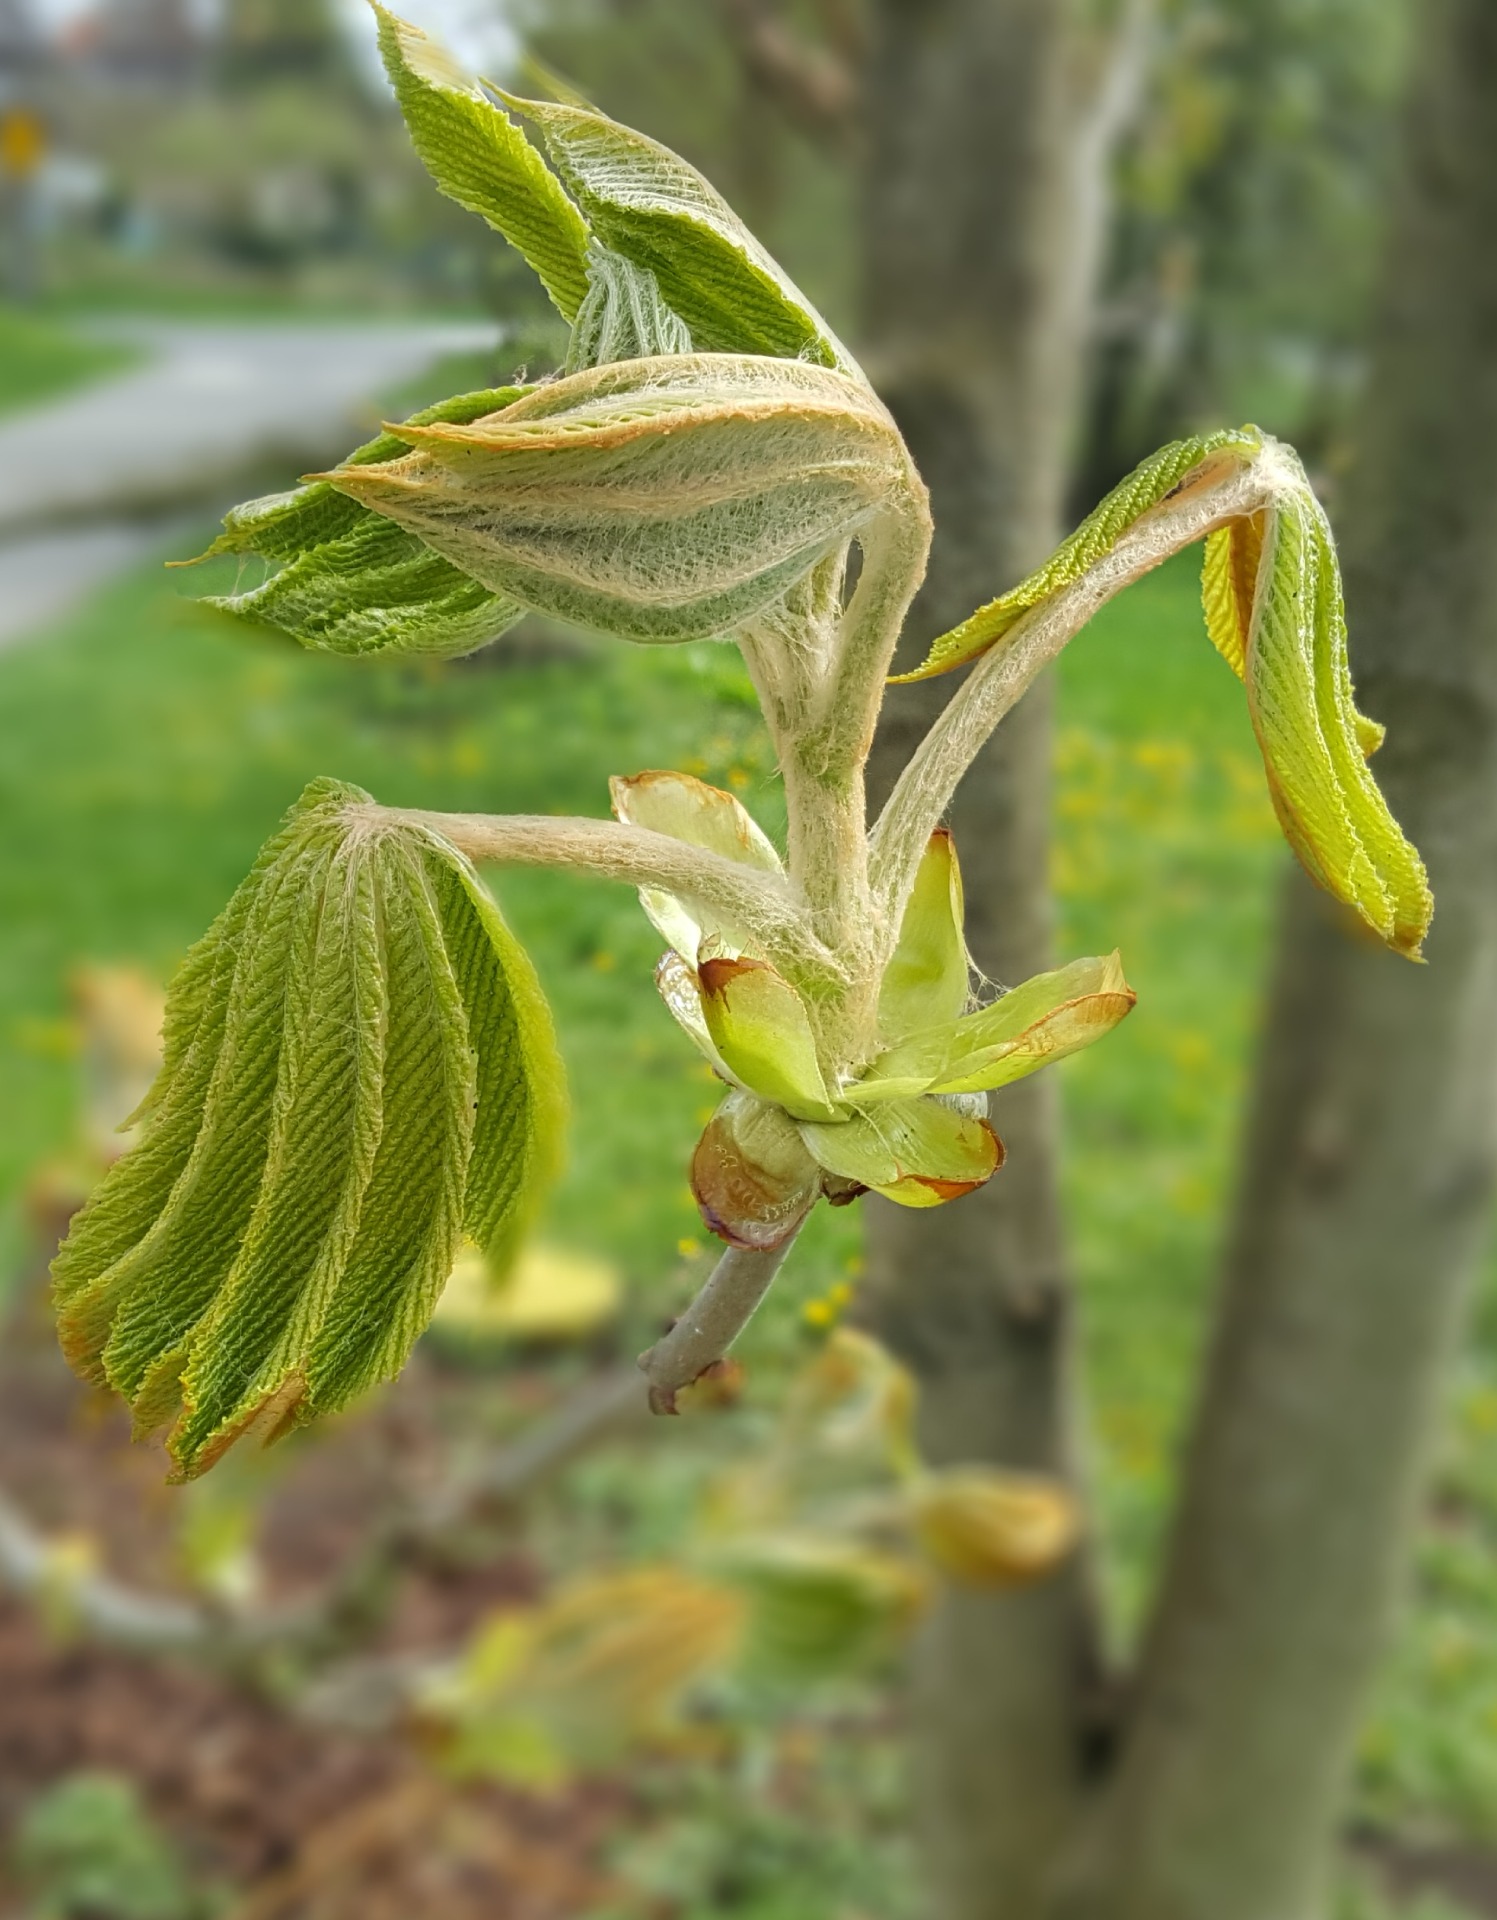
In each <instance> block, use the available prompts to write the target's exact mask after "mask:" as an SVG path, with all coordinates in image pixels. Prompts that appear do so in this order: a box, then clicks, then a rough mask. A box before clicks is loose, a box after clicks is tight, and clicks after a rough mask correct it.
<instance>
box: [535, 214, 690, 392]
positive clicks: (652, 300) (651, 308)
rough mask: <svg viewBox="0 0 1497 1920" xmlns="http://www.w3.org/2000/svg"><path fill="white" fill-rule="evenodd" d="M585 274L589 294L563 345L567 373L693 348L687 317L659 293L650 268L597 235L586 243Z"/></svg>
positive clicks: (688, 351) (687, 351)
mask: <svg viewBox="0 0 1497 1920" xmlns="http://www.w3.org/2000/svg"><path fill="white" fill-rule="evenodd" d="M587 278H588V288H587V298H586V299H585V300H584V301H583V303H582V306H581V308H580V309H579V310H578V314H577V319H576V322H575V324H574V325H573V327H572V340H571V345H570V346H569V347H568V349H567V365H566V370H567V372H568V373H580V372H581V371H582V370H583V369H584V368H585V367H605V366H610V365H611V364H612V363H613V362H614V361H615V360H650V359H653V358H654V357H655V356H656V355H657V354H665V353H690V352H691V333H690V331H689V330H688V328H687V325H686V322H685V321H684V320H683V319H682V318H681V316H680V315H679V314H676V313H672V312H671V310H670V308H669V307H668V306H667V305H666V304H665V302H664V300H662V299H661V297H660V288H659V286H658V285H657V283H656V280H655V276H654V274H653V273H650V272H648V271H647V270H646V269H645V268H644V267H636V266H635V265H634V263H633V261H632V260H626V259H625V258H624V256H623V255H622V254H621V253H615V252H614V251H613V250H612V248H610V247H604V246H600V245H599V244H598V242H597V241H596V240H595V241H594V242H593V243H592V245H591V246H590V247H589V248H588V254H587Z"/></svg>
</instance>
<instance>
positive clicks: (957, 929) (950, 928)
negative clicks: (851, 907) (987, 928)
mask: <svg viewBox="0 0 1497 1920" xmlns="http://www.w3.org/2000/svg"><path fill="white" fill-rule="evenodd" d="M965 924H966V909H965V905H964V902H963V899H962V873H961V868H960V867H959V866H958V865H957V858H956V843H955V841H954V840H953V839H952V837H951V834H950V832H949V831H948V829H947V828H945V827H938V828H937V829H936V831H935V832H934V833H933V834H932V835H931V837H930V843H929V845H928V846H927V847H926V849H925V852H924V854H923V855H922V856H921V860H920V866H919V868H918V870H917V872H916V874H915V885H914V888H913V890H912V892H911V894H910V897H909V901H908V902H907V904H906V906H905V910H904V919H903V920H902V921H901V922H900V927H899V941H898V944H897V945H896V946H895V949H894V955H893V958H892V959H891V960H890V962H889V964H888V966H887V967H886V968H885V970H884V977H883V980H882V981H881V982H880V984H879V990H878V1025H879V1032H880V1033H881V1034H882V1036H883V1037H884V1039H885V1040H891V1041H892V1040H902V1039H903V1038H904V1037H905V1035H906V1034H908V1033H913V1032H914V1031H915V1030H916V1029H917V1028H919V1027H932V1026H935V1025H936V1024H937V1023H938V1022H940V1021H943V1020H954V1019H955V1018H956V1017H957V1015H958V1014H959V1013H960V1012H961V1011H962V1009H963V1008H964V1007H965V1006H966V1004H967V991H968V982H969V978H970V972H971V962H970V961H969V959H968V957H967V942H966V937H965V936H964V934H963V932H962V928H963V926H964V925H965Z"/></svg>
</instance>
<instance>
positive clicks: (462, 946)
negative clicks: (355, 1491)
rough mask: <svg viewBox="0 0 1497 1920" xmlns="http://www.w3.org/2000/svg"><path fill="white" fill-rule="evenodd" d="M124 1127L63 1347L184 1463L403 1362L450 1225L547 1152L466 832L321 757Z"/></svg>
mask: <svg viewBox="0 0 1497 1920" xmlns="http://www.w3.org/2000/svg"><path fill="white" fill-rule="evenodd" d="M165 1039H166V1045H165V1059H164V1064H163V1067H162V1072H161V1076H160V1078H159V1080H158V1082H157V1085H156V1087H155V1088H154V1089H153V1092H152V1094H151V1096H150V1098H149V1099H148V1101H147V1103H146V1106H145V1109H144V1117H145V1125H144V1127H143V1130H142V1136H141V1139H140V1141H139V1144H138V1145H137V1146H135V1147H134V1148H133V1149H132V1150H131V1151H130V1152H129V1153H128V1154H126V1155H125V1157H124V1158H123V1159H122V1160H120V1161H119V1162H118V1163H117V1164H116V1165H115V1166H114V1167H113V1168H112V1169H111V1171H110V1172H109V1173H108V1174H107V1175H106V1176H105V1179H104V1181H103V1182H102V1184H101V1185H100V1187H99V1189H98V1191H97V1193H96V1194H95V1196H94V1197H93V1199H92V1200H91V1201H90V1202H89V1204H88V1205H87V1206H86V1207H85V1208H84V1209H83V1211H82V1212H81V1213H80V1214H79V1215H78V1217H77V1218H76V1219H75V1221H74V1223H73V1226H72V1229H71V1231H70V1233H69V1235H68V1238H67V1240H66V1242H65V1243H64V1245H63V1247H62V1249H61V1251H60V1252H59V1254H58V1256H57V1260H56V1262H55V1265H54V1268H53V1273H54V1280H55V1290H56V1298H57V1305H58V1318H59V1325H60V1331H61V1336H62V1342H63V1347H64V1350H65V1351H66V1353H67V1355H68V1357H69V1359H70V1360H71V1361H72V1363H73V1365H74V1366H75V1367H77V1368H78V1370H79V1371H80V1372H81V1373H83V1374H84V1375H85V1377H87V1378H89V1379H92V1380H95V1381H98V1382H100V1383H103V1382H107V1383H109V1384H110V1385H112V1386H114V1387H115V1388H116V1389H117V1390H118V1391H119V1392H120V1393H122V1394H123V1395H124V1397H125V1398H126V1399H127V1400H128V1401H129V1402H130V1403H131V1405H132V1407H133V1409H134V1412H135V1416H136V1422H137V1426H138V1427H139V1428H140V1429H141V1430H150V1429H152V1428H154V1427H156V1426H158V1425H160V1424H161V1423H163V1422H164V1421H166V1420H167V1419H170V1418H171V1417H172V1415H173V1414H174V1413H175V1414H176V1415H177V1418H176V1422H175V1426H174V1428H173V1431H172V1435H171V1441H170V1445H171V1449H172V1453H173V1456H174V1458H175V1460H176V1463H177V1469H178V1473H179V1476H180V1477H184V1478H185V1477H190V1476H192V1475H193V1474H196V1473H199V1472H201V1471H202V1470H203V1469H204V1468H205V1467H208V1466H210V1465H211V1464H212V1463H213V1461H214V1460H215V1459H217V1458H218V1457H219V1455H220V1454H221V1453H222V1452H223V1451H224V1449H225V1448H226V1447H228V1446H229V1445H230V1444H231V1443H232V1441H233V1440H234V1439H236V1438H237V1437H238V1436H239V1435H240V1434H241V1433H243V1432H244V1431H246V1430H247V1429H248V1428H250V1427H254V1428H256V1429H257V1430H258V1431H259V1432H260V1433H261V1434H262V1435H263V1436H264V1437H266V1438H271V1437H274V1435H275V1434H276V1433H277V1432H279V1431H282V1430H284V1429H285V1428H286V1427H287V1426H289V1425H291V1424H293V1423H296V1422H301V1421H305V1420H307V1419H310V1418H311V1417H313V1416H314V1415H315V1414H317V1413H322V1412H327V1411H330V1410H332V1409H334V1408H337V1407H340V1406H343V1405H345V1404H346V1403H347V1402H348V1401H349V1400H351V1399H353V1398H354V1397H355V1396H356V1395H357V1394H359V1393H360V1392H362V1391H363V1390H364V1389H365V1388H366V1387H368V1386H370V1385H371V1384H373V1382H375V1381H376V1380H379V1379H382V1378H386V1377H388V1376H389V1375H391V1374H393V1373H394V1372H396V1371H397V1370H398V1369H399V1367H400V1366H401V1364H402V1363H403V1362H404V1360H405V1358H406V1355H407V1354H408V1353H409V1351H410V1348H411V1345H412V1343H413V1342H414V1341H415V1339H416V1337H417V1335H418V1334H419V1333H420V1332H421V1330H422V1328H423V1327H424V1326H425V1325H426V1322H427V1320H428V1319H429V1318H430V1315H431V1312H432V1309H433V1307H434V1306H435V1304H436V1300H437V1297H438V1295H439V1294H440V1292H441V1289H442V1287H443V1285H444V1284H445V1282H446V1280H447V1277H448V1275H449V1273H450V1272H451V1270H452V1266H453V1262H454V1259H455V1257H456V1255H457V1252H458V1249H459V1246H460V1244H461V1242H462V1239H463V1236H464V1235H465V1234H467V1235H468V1236H470V1237H472V1238H474V1239H476V1240H479V1241H481V1242H483V1243H484V1244H486V1245H488V1246H490V1247H498V1248H499V1249H501V1250H502V1249H503V1248H504V1247H505V1246H506V1245H507V1243H508V1242H509V1241H510V1240H511V1239H512V1238H513V1236H514V1234H515V1233H516V1231H517V1230H518V1228H519V1226H520V1224H521V1222H522V1221H523V1219H524V1217H525V1215H526V1213H527V1210H528V1208H529V1206H530V1205H531V1204H532V1203H533V1200H534V1197H535V1194H536V1190H537V1187H538V1185H540V1184H542V1183H543V1182H544V1181H545V1179H546V1178H547V1176H548V1175H549V1173H550V1172H551V1171H552V1167H553V1162H554V1158H555V1151H556V1140H557V1135H558V1132H559V1126H560V1112H561V1103H562V1097H563V1096H562V1069H561V1065H560V1061H559V1058H558V1056H557V1053H556V1047H555V1041H554V1038H553V1036H552V1032H551V1026H550V1020H549V1016H548V1014H547V1011H546V1007H545V1003H544V1001H543V999H542V998H541V994H540V990H539V987H538V986H537V984H536V981H535V978H534V974H533V972H532V970H531V968H530V965H529V963H528V961H527V960H526V958H525V956H524V954H523V952H522V951H521V950H520V949H519V947H518V946H517V945H516V944H515V942H514V940H513V938H512V936H511V935H510V934H509V932H508V930H507V929H506V928H505V926H504V924H503V921H502V920H501V919H500V917H499V914H498V910H497V908H495V906H494V905H493V903H492V901H491V900H490V899H489V898H488V896H487V895H486V894H485V892H484V891H483V888H482V887H481V885H480V884H479V881H478V879H477V876H476V875H475V874H474V872H473V870H472V869H471V867H469V865H468V864H467V862H466V861H465V860H464V859H463V858H462V856H461V855H459V854H458V853H456V852H455V851H454V850H453V849H452V848H451V847H449V846H447V845H446V844H445V843H444V842H442V841H441V840H439V839H437V838H436V837H435V836H434V835H432V834H430V833H428V832H425V831H423V830H421V829H418V828H413V827H407V826H403V825H400V824H399V823H393V822H389V821H383V820H381V818H380V816H379V815H378V814H377V813H376V812H374V811H373V810H372V808H371V806H370V802H369V797H368V795H367V794H364V793H362V792H361V791H360V790H359V789H358V788H356V787H348V786H344V785H342V784H340V783H338V782H336V781H327V780H323V781H314V782H313V784H312V785H311V786H310V787H309V788H308V789H307V791H306V792H305V793H304V794H303V796H302V798H301V800H300V801H298V803H297V805H296V806H295V807H294V808H293V809H292V810H291V812H290V813H289V814H288V815H287V818H286V820H285V822H284V823H283V825H282V826H281V828H280V830H279V832H278V833H277V834H276V835H275V836H274V837H273V838H272V839H271V840H270V841H269V842H268V843H267V845H266V847H265V848H264V849H263V850H262V852H261V854H260V856H259V858H258V860H257V861H256V863H255V866H254V868H253V870H252V871H251V873H250V875H249V877H248V878H247V879H246V880H245V882H244V883H243V885H242V886H241V887H240V888H239V890H238V891H237V892H236V894H235V895H234V897H233V899H232V900H231V901H230V903H229V905H228V907H227V908H226V909H225V910H224V912H223V914H222V915H221V916H220V918H219V919H218V921H217V922H216V923H215V924H214V926H213V927H212V928H211V929H210V931H209V932H208V934H207V935H206V936H205V937H204V939H203V940H201V941H200V942H199V943H198V945H197V946H196V947H195V948H193V950H192V951H191V953H189V955H188V956H187V959H186V960H185V961H184V963H183V966H182V969H181V971H180V972H179V974H178V976H177V979H176V981H175V982H174V983H173V986H172V989H171V993H170V995H169V998H168V1012H167V1021H166V1034H165Z"/></svg>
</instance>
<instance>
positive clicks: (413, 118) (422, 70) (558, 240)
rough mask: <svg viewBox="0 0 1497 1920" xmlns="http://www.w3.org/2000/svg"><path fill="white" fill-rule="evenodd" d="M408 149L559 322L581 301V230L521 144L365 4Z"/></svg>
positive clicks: (500, 118) (437, 62) (475, 93)
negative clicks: (494, 235) (527, 272)
mask: <svg viewBox="0 0 1497 1920" xmlns="http://www.w3.org/2000/svg"><path fill="white" fill-rule="evenodd" d="M374 11H375V13H376V15H377V16H378V20H379V50H380V54H381V57H382V58H383V60H384V63H385V71H386V72H387V73H388V74H389V76H390V84H391V85H392V86H393V87H394V89H395V98H396V99H397V101H398V102H399V103H400V111H401V112H402V114H404V116H405V123H406V126H407V128H408V129H409V131H410V136H411V144H412V146H414V147H415V149H416V152H417V153H418V154H419V155H420V156H421V160H422V163H423V165H424V166H425V167H426V170H427V172H428V173H429V174H430V175H431V177H432V179H433V180H435V181H436V183H437V185H438V186H439V187H440V188H441V189H442V191H443V193H445V194H446V195H447V196H448V198H449V199H451V200H456V202H457V203H458V205H459V206H460V207H466V208H467V209H468V211H469V212H470V213H476V214H478V215H479V216H480V217H481V218H482V219H484V220H486V221H487V222H488V223H489V225H490V226H491V227H493V228H494V229H495V230H496V231H497V232H499V233H502V234H503V235H504V237H505V239H506V240H508V241H509V243H510V245H511V246H513V247H514V248H515V249H516V251H517V252H519V253H520V254H521V255H523V257H524V259H525V260H526V261H527V263H528V264H529V265H530V266H531V267H533V268H534V269H535V272H536V273H537V274H538V275H539V276H540V280H541V284H542V285H543V286H544V287H545V289H546V292H547V293H548V294H550V296H551V298H552V300H553V301H554V302H555V304H556V306H557V307H558V308H559V309H560V311H561V312H562V314H563V315H565V317H566V318H567V319H568V320H573V319H575V318H576V316H577V311H578V309H579V307H581V305H582V303H583V301H584V300H585V299H586V297H587V290H588V276H587V242H588V228H587V222H586V220H584V219H583V217H582V215H581V214H580V213H579V212H578V211H577V209H576V207H575V206H573V204H572V202H571V201H570V200H569V199H568V198H567V196H566V193H565V192H564V191H563V189H562V187H561V185H560V183H559V182H558V181H557V179H556V176H555V175H554V174H553V173H551V172H550V170H549V169H548V168H547V166H546V163H545V161H544V160H542V158H541V156H540V155H539V154H538V153H537V152H536V150H535V148H534V147H533V146H531V144H530V142H529V141H528V140H527V139H526V138H525V135H524V134H523V133H522V132H521V131H520V129H519V128H518V127H517V126H516V125H515V123H514V122H513V120H511V119H510V117H509V115H508V114H507V113H504V112H503V111H501V109H500V108H498V107H496V106H495V105H494V104H493V102H492V101H491V100H490V99H488V97H487V96H486V95H485V93H484V91H483V89H482V87H480V86H479V84H478V82H477V81H476V80H474V79H473V78H472V76H471V75H469V74H467V73H465V72H464V71H463V69H462V68H461V67H460V66H458V64H457V63H456V61H454V60H453V59H452V58H451V56H450V55H449V54H448V53H447V52H446V51H445V50H444V49H443V48H442V47H440V46H439V45H438V44H437V43H436V41H434V40H429V39H428V38H427V36H426V35H425V34H424V33H422V31H421V30H420V28H419V27H412V26H407V25H406V23H405V21H403V20H400V19H397V18H396V16H395V15H394V14H393V13H391V12H389V11H388V10H387V9H386V8H385V7H382V6H380V5H378V4H375V8H374Z"/></svg>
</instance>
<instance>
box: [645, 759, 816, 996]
mask: <svg viewBox="0 0 1497 1920" xmlns="http://www.w3.org/2000/svg"><path fill="white" fill-rule="evenodd" d="M608 790H609V794H610V796H611V798H612V800H613V811H614V815H615V817H616V818H617V819H619V820H622V821H624V822H625V823H626V824H627V825H629V826H634V827H648V828H649V829H650V830H651V831H652V832H654V833H666V834H669V835H670V837H671V839H673V840H682V841H684V842H685V843H686V844H687V845H688V846H692V847H704V848H706V850H707V851H708V852H710V853H717V854H721V855H722V857H723V859H725V860H734V861H736V862H737V863H738V864H739V865H740V866H745V867H756V868H757V869H758V870H759V871H760V872H761V873H779V872H781V871H782V869H781V865H780V856H779V854H778V853H776V852H775V849H774V847H773V845H772V844H771V842H770V840H769V839H768V837H767V836H766V835H765V834H764V833H763V832H762V831H761V830H760V828H759V826H758V824H757V822H756V821H755V820H754V819H753V818H752V816H751V815H750V814H749V813H748V811H747V809H746V808H745V807H744V806H743V805H742V803H741V802H740V801H738V800H736V799H735V798H734V797H733V795H732V794H731V793H724V792H723V790H722V788H721V787H709V786H708V785H707V784H706V783H705V782H704V781H701V780H698V779H696V778H694V777H693V776H692V775H691V774H689V773H669V772H652V773H638V774H635V775H634V776H633V777H632V778H630V779H624V778H622V777H620V776H618V775H615V777H614V778H613V779H611V780H610V781H609V783H608ZM639 903H640V905H641V906H642V907H643V908H644V910H645V913H646V914H647V916H648V917H649V919H650V921H651V923H652V924H653V925H654V927H655V928H656V930H657V931H658V932H659V933H661V934H662V935H663V936H664V937H665V939H667V940H668V941H669V942H670V944H671V946H672V947H673V948H674V950H675V951H676V952H677V953H678V954H679V955H680V956H681V958H682V959H683V960H685V961H687V962H688V963H689V964H690V965H691V966H693V967H694V966H695V965H696V963H697V960H698V959H699V957H700V954H701V948H702V943H703V941H704V940H710V941H711V942H712V946H713V951H714V952H715V953H717V954H719V955H726V956H728V957H730V958H731V957H736V956H737V955H738V954H740V953H742V952H743V951H744V948H745V946H746V945H747V939H746V936H745V935H744V933H743V931H742V929H741V928H738V927H735V926H734V925H732V924H731V923H730V922H729V921H727V920H726V919H724V917H723V915H722V914H721V913H719V912H718V911H717V910H716V909H714V908H712V907H708V906H705V905H704V904H702V903H701V902H700V901H695V900H683V899H678V898H677V897H676V895H674V894H670V893H664V892H662V891H661V890H660V889H659V888H658V887H641V888H640V890H639Z"/></svg>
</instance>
